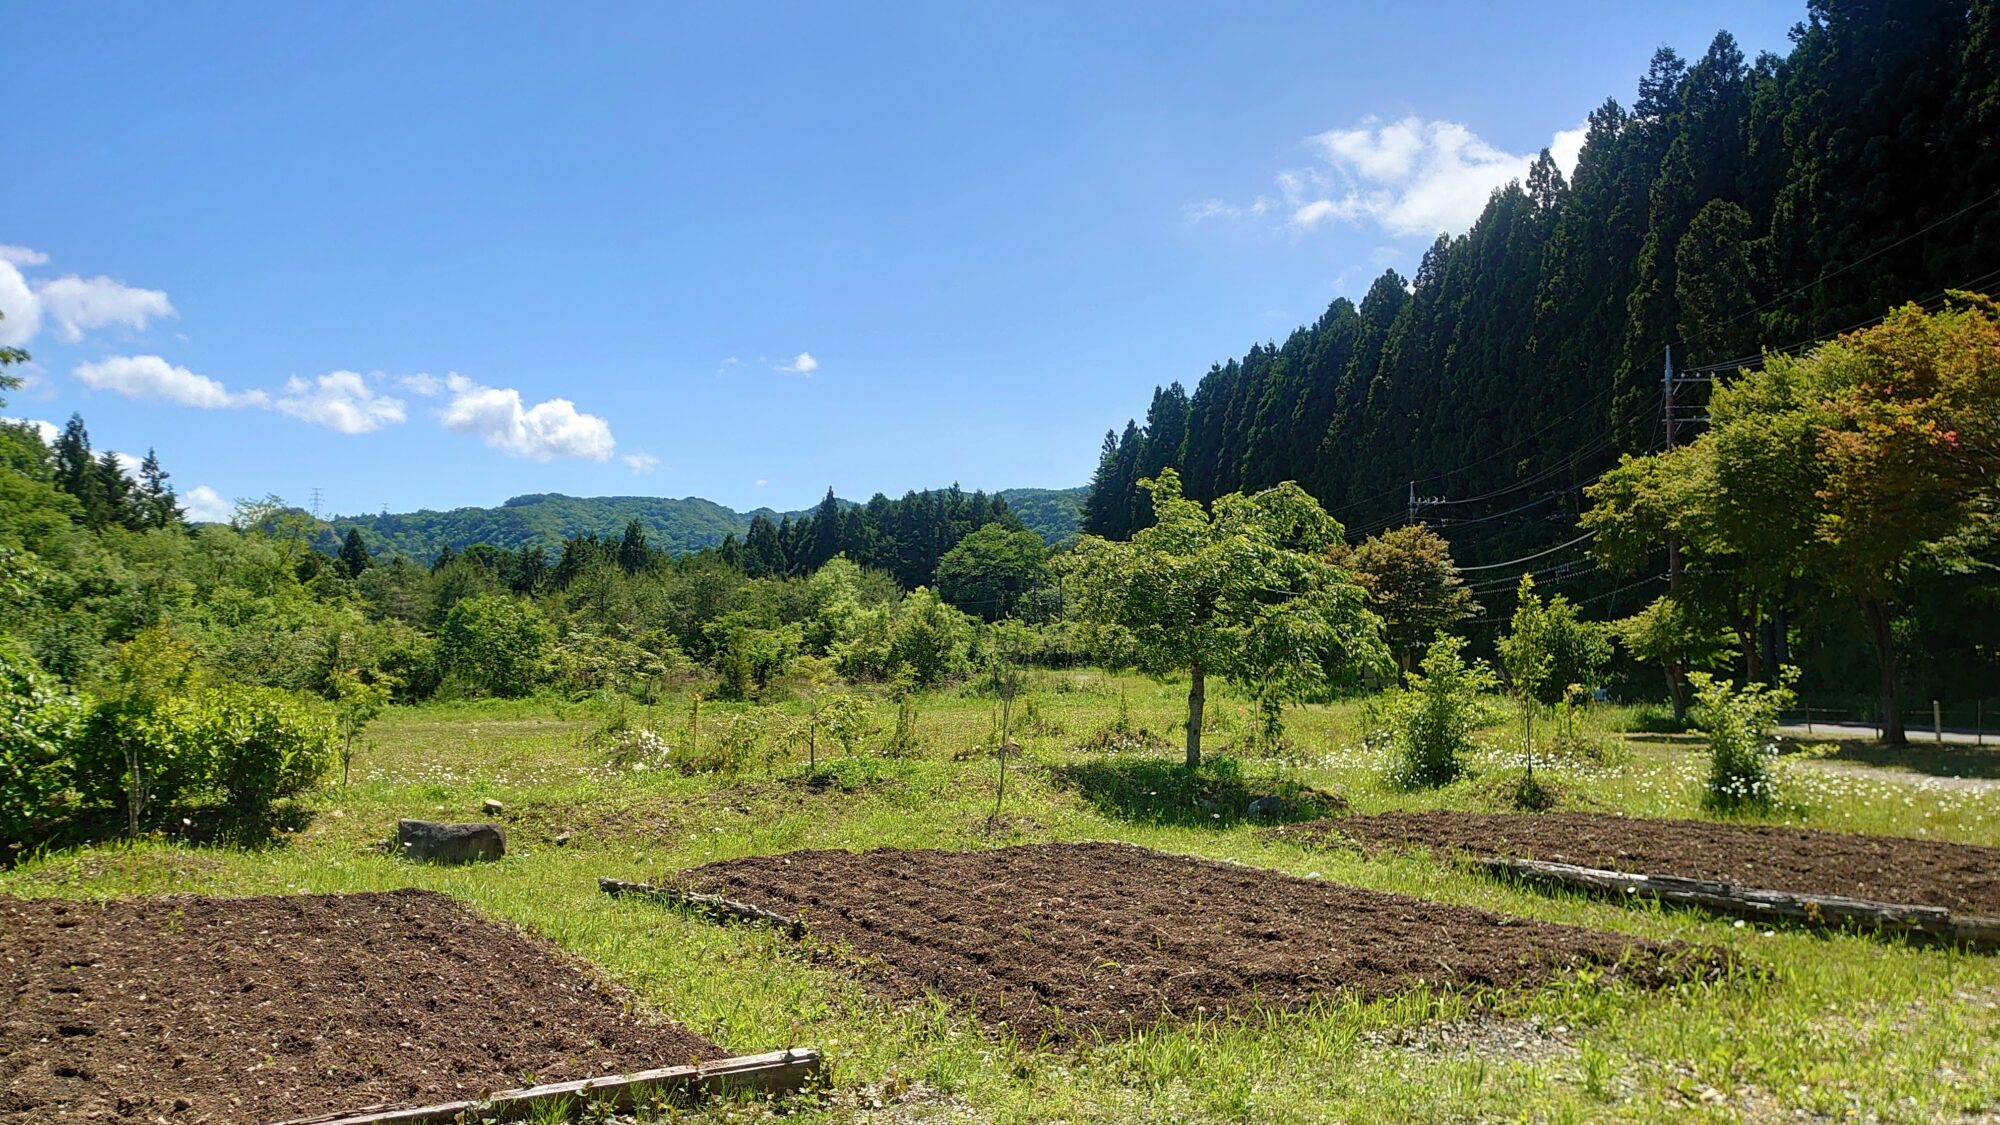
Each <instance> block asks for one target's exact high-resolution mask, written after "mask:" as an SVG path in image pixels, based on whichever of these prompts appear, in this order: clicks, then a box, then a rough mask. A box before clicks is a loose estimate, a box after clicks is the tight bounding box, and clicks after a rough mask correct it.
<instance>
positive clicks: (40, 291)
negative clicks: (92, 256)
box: [35, 274, 174, 344]
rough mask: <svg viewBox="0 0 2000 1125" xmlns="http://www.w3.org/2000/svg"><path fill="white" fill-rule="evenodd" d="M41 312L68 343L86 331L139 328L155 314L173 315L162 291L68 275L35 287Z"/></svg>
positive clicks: (106, 279) (170, 305)
mask: <svg viewBox="0 0 2000 1125" xmlns="http://www.w3.org/2000/svg"><path fill="white" fill-rule="evenodd" d="M35 295H36V296H38V297H40V298H41V301H42V311H43V312H44V313H46V314H47V315H48V317H49V318H50V319H51V320H53V321H54V322H55V326H56V335H58V336H60V337H62V338H63V339H64V340H67V341H69V342H70V343H72V344H73V343H75V342H77V341H78V340H81V339H83V334H84V332H86V331H89V330H91V329H97V328H108V327H110V326H111V325H114V324H122V325H124V326H125V327H127V328H130V329H133V330H134V331H138V330H140V329H143V328H145V327H146V325H147V324H148V323H150V322H151V321H152V320H153V319H154V318H156V317H168V316H173V315H174V306H173V303H172V302H171V301H168V300H167V295H166V293H165V292H163V291H161V290H158V289H140V288H137V287H135V286H131V285H126V284H125V283H124V282H121V281H113V280H112V279H110V278H108V277H92V278H82V277H78V276H76V275H75V274H67V275H65V276H62V277H59V278H56V279H55V280H54V281H45V282H42V283H40V284H38V285H36V286H35Z"/></svg>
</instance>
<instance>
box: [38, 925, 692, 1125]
mask: <svg viewBox="0 0 2000 1125" xmlns="http://www.w3.org/2000/svg"><path fill="white" fill-rule="evenodd" d="M0 989H4V993H0V994H4V995H5V996H6V997H7V998H8V1003H7V1006H6V1008H5V1010H4V1011H0V1122H22V1123H25V1122H46V1121H51V1120H57V1119H60V1120H63V1121H79V1122H83V1121H88V1122H114V1121H115V1122H123V1121H147V1122H152V1121H167V1122H175V1123H179V1122H189V1123H193V1122H267V1121H274V1120H278V1119H281V1118H288V1117H297V1116H303V1115H308V1114H315V1113H326V1112H333V1111H336V1110H348V1109H362V1108H365V1107H368V1106H371V1105H378V1104H387V1105H394V1106H405V1105H423V1104H430V1103H435V1102H440V1101H449V1100H452V1099H455V1098H467V1097H476V1096H478V1095H480V1094H483V1093H487V1092H490V1091H493V1090H500V1089H508V1088H512V1087H517V1086H521V1085H524V1084H527V1083H528V1082H529V1081H530V1080H532V1081H535V1082H556V1081H563V1080H566V1079H572V1078H584V1077H588V1076H591V1075H598V1074H612V1073H619V1072H623V1071H630V1070H637V1069H642V1068H645V1067H652V1066H673V1065H678V1064H683V1063H686V1062H688V1061H689V1060H690V1059H691V1058H697V1057H698V1058H720V1057H722V1056H724V1055H725V1054H726V1052H724V1051H722V1050H721V1049H719V1048H717V1047H716V1046H715V1045H714V1044H711V1043H709V1042H708V1041H706V1040H704V1039H702V1038H700V1037H699V1036H696V1035H694V1034H692V1033H690V1032H688V1031H686V1030H684V1029H682V1028H679V1027H676V1026H672V1025H652V1024H643V1023H640V1022H639V1021H637V1020H635V1019H633V1018H632V1017H631V1016H629V1015H628V1014H627V1013H626V1011H625V1008H624V1006H623V1004H622V1003H621V1002H620V1000H619V998H618V997H617V996H615V995H613V994H612V993H611V992H609V991H607V990H606V989H605V988H604V987H603V986H602V985H600V984H598V983H597V982H596V981H594V980H593V979H591V978H590V977H589V976H587V975H586V974H585V973H584V972H582V971H581V970H580V968H579V967H578V965H577V964H576V963H574V962H571V961H570V960H568V959H567V958H565V957H564V956H562V955H561V954H560V953H559V952H557V951H556V950H554V949H553V948H551V947H550V946H548V945H546V944H545V943H543V942H541V941H538V940H535V939H533V938H530V937H528V936H526V935H524V934H522V933H521V932H520V931H518V930H516V929H515V928H514V927H512V926H509V925H505V924H502V923H498V922H492V921H488V920H486V919H484V918H481V917H480V916H478V915H476V914H474V913H473V912H472V911H470V910H468V909H466V908H465V907H463V906H460V905H459V904H457V903H456V902H453V901H452V900H451V899H449V898H446V897H444V896H442V895H438V894H433V893H430V892H427V891H397V892H392V893H386V894H354V895H302V896H297V897H282V898H281V897H264V898H239V899H217V898H197V897H193V896H185V895H175V896H170V897H162V898H142V899H125V900H120V901H115V902H109V903H88V902H75V901H65V900H59V899H34V900H20V899H12V898H0Z"/></svg>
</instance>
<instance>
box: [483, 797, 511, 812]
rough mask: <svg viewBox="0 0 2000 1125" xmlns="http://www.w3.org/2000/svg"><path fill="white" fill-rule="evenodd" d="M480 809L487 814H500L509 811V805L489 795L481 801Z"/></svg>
mask: <svg viewBox="0 0 2000 1125" xmlns="http://www.w3.org/2000/svg"><path fill="white" fill-rule="evenodd" d="M479 811H480V812H483V813H485V814H486V815H487V816H499V815H500V814H501V813H503V812H506V811H507V806H505V805H503V804H501V803H500V802H498V801H496V800H494V799H493V798H491V797H488V798H486V799H485V800H484V801H481V802H480V804H479Z"/></svg>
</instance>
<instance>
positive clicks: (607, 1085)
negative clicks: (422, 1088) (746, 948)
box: [280, 1049, 820, 1125]
mask: <svg viewBox="0 0 2000 1125" xmlns="http://www.w3.org/2000/svg"><path fill="white" fill-rule="evenodd" d="M819 1077H820V1054H819V1052H818V1051H812V1050H803V1049H793V1050H787V1051H773V1052H771V1053H770V1054H766V1055H744V1056H742V1057H740V1058H733V1059H718V1060H716V1061H715V1062H711V1063H698V1064H696V1065H694V1066H669V1067H661V1068H660V1069H657V1070H642V1071H638V1072H636V1073H633V1074H617V1075H611V1076H609V1077H605V1078H585V1079H581V1080H579V1081H576V1082H557V1083H554V1084H552V1085H547V1086H530V1087H528V1088H526V1089H521V1090H506V1091H502V1092H501V1093H497V1094H492V1095H490V1096H488V1097H485V1098H481V1099H478V1100H475V1101H460V1102H447V1103H444V1104H442V1105H428V1106H419V1107H415V1108H412V1109H370V1110H362V1111H361V1112H359V1113H332V1114H323V1115H321V1116H319V1117H301V1118H298V1119H296V1120H293V1121H285V1122H281V1123H280V1125H444V1123H448V1122H449V1123H456V1122H461V1121H514V1120H519V1119H521V1118H524V1117H528V1116H531V1115H534V1114H536V1113H537V1112H538V1111H544V1110H550V1109H559V1110H561V1111H562V1112H565V1113H569V1112H573V1111H574V1110H576V1109H579V1108H581V1107H583V1106H585V1105H588V1106H591V1107H592V1108H593V1109H598V1110H605V1111H610V1112H623V1111H625V1110H630V1109H635V1108H640V1107H645V1106H648V1105H650V1104H651V1103H652V1101H653V1100H654V1099H659V1100H662V1101H666V1100H671V1099H676V1098H688V1097H691V1096H695V1095H713V1094H723V1093H730V1092H735V1091H754V1092H757V1093H764V1094H791V1093H797V1092H798V1091H799V1090H801V1089H803V1088H805V1087H806V1086H808V1085H811V1084H814V1083H816V1082H817V1081H818V1079H819Z"/></svg>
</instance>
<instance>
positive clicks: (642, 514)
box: [317, 487, 1088, 562]
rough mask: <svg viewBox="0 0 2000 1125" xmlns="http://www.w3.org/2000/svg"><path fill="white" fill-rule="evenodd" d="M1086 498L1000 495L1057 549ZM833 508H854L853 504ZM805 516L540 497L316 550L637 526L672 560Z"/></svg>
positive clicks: (425, 549) (332, 537) (437, 546)
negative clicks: (758, 525) (759, 525)
mask: <svg viewBox="0 0 2000 1125" xmlns="http://www.w3.org/2000/svg"><path fill="white" fill-rule="evenodd" d="M1087 491H1088V489H1086V488H1083V487H1078V488H1067V489H1055V488H1008V489H1002V490H1001V491H1000V492H999V493H998V495H999V497H1000V499H1001V500H1003V501H1005V502H1006V504H1007V506H1008V507H1009V508H1010V509H1012V510H1013V512H1014V514H1015V515H1017V516H1019V517H1020V520H1021V525H1022V526H1023V527H1026V528H1027V529H1028V530H1030V531H1033V532H1036V533H1037V534H1039V535H1041V537H1042V539H1043V540H1044V541H1045V542H1047V543H1049V544H1050V545H1055V544H1058V543H1062V542H1065V541H1067V540H1070V539H1074V538H1075V537H1076V533H1077V529H1078V527H1079V525H1080V524H1081V521H1082V515H1081V511H1082V504H1083V497H1084V494H1085V493H1086V492H1087ZM910 495H911V496H916V495H920V494H918V493H911V494H910ZM884 499H886V497H885V498H884ZM905 499H908V497H905ZM839 503H840V504H841V505H842V506H851V505H852V502H851V501H840V502H839ZM805 514H806V513H804V512H783V513H781V512H778V511H775V510H773V509H771V508H755V509H752V510H751V511H747V512H738V511H735V510H733V509H730V508H725V507H723V506H722V505H720V504H717V503H715V502H714V501H712V500H703V499H701V498H700V497H696V496H689V497H686V498H684V499H679V500H676V499H674V498H672V497H667V496H588V497H586V496H565V495H563V494H561V493H559V492H544V493H535V494H532V495H528V496H516V497H514V498H513V499H511V500H508V501H507V502H506V503H505V504H502V505H500V506H499V507H497V508H453V509H451V510H450V511H443V512H439V511H431V510H429V509H425V510H421V511H415V512H397V513H389V512H384V513H382V514H381V515H377V516H369V515H360V516H339V517H336V518H334V519H333V520H332V521H330V530H329V531H328V532H327V533H326V534H325V535H323V536H322V539H323V540H324V541H323V542H320V543H318V544H317V545H318V546H320V547H321V548H323V549H326V550H329V551H331V550H335V549H337V548H338V546H339V543H340V540H341V539H342V538H343V537H344V536H345V535H346V534H347V531H348V529H349V528H358V529H360V531H361V533H362V535H363V537H364V538H365V539H366V541H367V542H368V543H369V545H370V548H371V550H373V551H374V552H375V553H378V554H399V555H408V556H409V557H411V558H413V559H417V560H419V561H423V562H429V561H430V560H431V559H434V558H436V557H437V555H438V552H440V551H442V550H444V549H445V548H447V547H448V548H450V549H452V550H454V551H464V550H465V549H466V548H468V547H471V546H473V545H475V544H480V543H484V544H486V545H488V546H492V547H504V548H506V549H507V550H510V551H518V550H521V549H523V548H528V547H541V548H542V549H544V550H547V551H556V550H560V549H561V548H562V544H563V541H564V540H566V539H573V538H578V537H581V536H597V537H598V538H600V539H615V538H617V537H619V536H620V535H623V534H624V531H625V527H626V525H627V524H630V523H631V522H632V521H633V520H638V521H639V526H640V527H641V528H643V529H644V530H645V533H646V538H647V541H648V542H650V543H651V544H652V545H653V546H654V547H655V548H658V549H660V550H664V551H667V552H668V553H670V554H676V555H678V554H686V553H688V552H690V551H699V550H702V549H704V548H708V547H720V546H721V545H722V541H723V540H724V539H726V538H728V537H729V536H731V535H734V536H735V537H736V538H737V539H739V540H740V539H742V538H744V537H745V536H746V535H748V534H749V533H750V524H751V521H752V520H753V519H755V518H756V517H757V516H759V515H761V516H764V517H765V518H766V519H768V520H770V521H771V522H772V523H774V524H776V523H779V522H781V521H782V520H784V519H785V518H787V517H798V516H802V515H805Z"/></svg>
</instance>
